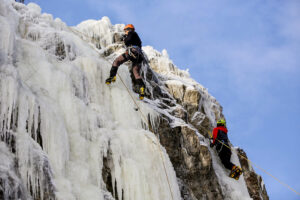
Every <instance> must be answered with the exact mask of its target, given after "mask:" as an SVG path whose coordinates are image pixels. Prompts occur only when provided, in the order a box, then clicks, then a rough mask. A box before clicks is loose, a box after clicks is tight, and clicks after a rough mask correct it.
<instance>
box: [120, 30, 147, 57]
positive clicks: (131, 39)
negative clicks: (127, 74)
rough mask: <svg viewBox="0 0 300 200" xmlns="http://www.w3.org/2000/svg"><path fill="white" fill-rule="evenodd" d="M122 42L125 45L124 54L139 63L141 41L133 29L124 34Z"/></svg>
mask: <svg viewBox="0 0 300 200" xmlns="http://www.w3.org/2000/svg"><path fill="white" fill-rule="evenodd" d="M124 43H125V45H126V47H127V49H126V53H125V54H124V56H125V57H126V58H127V59H128V60H131V61H132V62H133V63H141V62H142V61H143V58H144V57H143V52H142V49H141V48H142V42H141V39H140V37H139V36H138V34H137V33H136V32H135V31H130V32H129V33H128V34H127V35H125V39H124Z"/></svg>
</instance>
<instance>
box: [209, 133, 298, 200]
mask: <svg viewBox="0 0 300 200" xmlns="http://www.w3.org/2000/svg"><path fill="white" fill-rule="evenodd" d="M208 134H209V135H210V137H211V138H213V137H212V134H211V133H210V132H209V131H208ZM216 140H217V141H218V142H220V143H221V144H223V145H224V146H225V147H227V148H228V149H230V150H231V147H230V146H228V145H226V144H225V143H224V142H222V141H220V140H218V139H216ZM237 154H238V155H239V156H241V157H243V158H244V159H246V160H247V161H248V162H250V163H251V164H252V165H253V166H255V167H256V168H257V169H259V170H261V171H262V172H264V173H265V174H267V175H269V176H271V177H272V178H273V179H275V180H276V181H277V182H279V183H280V184H281V185H283V186H284V187H286V188H288V189H289V190H291V191H293V192H294V193H296V194H297V195H299V196H300V193H299V192H297V191H296V190H295V189H293V188H292V187H291V186H289V185H288V184H286V183H284V182H283V181H281V180H279V179H278V178H277V177H275V176H274V175H272V174H271V173H270V172H268V171H267V170H265V169H263V168H262V167H259V166H258V165H256V164H255V163H254V162H252V161H251V160H249V159H248V158H247V157H245V156H244V155H242V154H240V153H238V152H237Z"/></svg>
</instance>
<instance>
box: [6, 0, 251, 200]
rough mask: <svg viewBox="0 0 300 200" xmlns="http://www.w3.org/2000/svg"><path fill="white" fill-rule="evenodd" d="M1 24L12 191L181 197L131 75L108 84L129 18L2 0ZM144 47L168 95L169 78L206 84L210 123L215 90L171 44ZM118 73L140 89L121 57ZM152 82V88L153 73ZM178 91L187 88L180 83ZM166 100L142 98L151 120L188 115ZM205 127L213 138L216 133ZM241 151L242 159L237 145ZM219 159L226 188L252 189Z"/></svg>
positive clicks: (105, 198)
mask: <svg viewBox="0 0 300 200" xmlns="http://www.w3.org/2000/svg"><path fill="white" fill-rule="evenodd" d="M0 26H1V28H0V77H1V78H0V119H1V123H0V130H1V132H0V134H1V135H0V136H1V142H0V158H1V160H0V179H1V180H2V191H3V197H4V199H8V198H12V199H59V200H60V199H61V200H69V199H70V200H71V199H82V200H86V199H98V200H109V199H114V198H116V196H117V197H118V199H122V198H123V199H124V200H142V199H145V200H148V199H149V200H154V199H155V200H158V199H159V200H167V199H172V200H175V199H178V200H179V199H182V197H181V193H180V189H179V184H178V181H177V177H176V174H175V171H174V168H173V165H172V163H171V162H170V159H169V156H168V154H167V153H166V150H165V148H164V147H163V146H161V144H160V141H159V140H158V138H157V137H156V136H155V135H154V134H153V133H152V132H151V131H149V129H150V128H149V127H148V124H147V122H145V120H144V119H143V117H142V116H141V114H140V112H137V111H136V110H135V109H134V107H135V105H134V102H133V101H132V99H131V97H130V95H129V93H128V92H127V90H126V88H125V87H124V85H123V84H122V82H121V81H120V80H119V79H118V81H117V82H116V83H115V84H114V85H113V86H109V87H108V86H107V85H105V84H104V80H105V78H106V77H107V76H108V74H109V70H110V67H111V62H112V60H113V59H114V58H115V57H116V55H118V54H119V53H120V52H122V51H124V48H122V46H121V45H120V44H116V41H117V40H118V37H119V36H120V34H121V32H122V28H123V26H124V25H121V24H117V25H112V24H111V23H110V20H109V19H108V18H107V17H103V18H102V19H101V20H98V21H96V20H88V21H85V22H82V23H81V24H79V25H78V26H77V27H68V26H67V25H66V24H65V23H63V22H62V21H61V20H60V19H53V17H52V16H51V15H50V14H45V13H41V9H40V7H39V6H38V5H36V4H33V3H30V4H28V5H27V6H25V5H23V4H20V3H16V2H14V1H12V0H0ZM143 50H144V52H145V54H146V55H147V58H148V60H149V62H151V63H152V65H151V66H152V67H153V69H154V71H156V72H157V76H158V77H159V79H157V80H156V84H158V85H159V86H160V88H162V89H161V90H162V91H163V92H165V93H166V95H170V94H168V92H167V91H170V90H169V88H168V89H167V88H166V87H165V86H164V84H161V82H162V81H163V82H166V83H167V84H168V85H177V86H178V87H184V90H185V91H193V90H197V91H200V92H201V94H202V96H203V97H204V98H202V99H201V102H199V104H200V105H201V106H202V107H203V109H204V110H205V113H206V115H207V116H208V119H209V120H210V121H211V123H212V124H213V123H214V121H215V119H216V117H220V115H221V108H220V106H219V105H218V103H217V102H216V100H215V99H214V98H213V97H212V96H210V95H209V94H208V92H207V90H206V89H205V88H204V87H203V86H201V85H200V84H198V83H197V82H195V81H194V80H192V79H191V78H190V77H189V73H188V72H187V71H184V70H180V69H178V68H177V67H176V66H174V64H173V63H172V61H171V60H170V59H169V57H168V54H167V52H166V51H165V50H164V51H163V52H162V53H160V52H158V51H156V50H154V49H153V48H152V47H149V46H147V47H144V48H143ZM155 66H156V67H155ZM118 74H119V75H120V77H122V79H123V81H124V83H125V85H126V87H128V88H129V90H130V92H131V94H132V95H133V96H134V98H136V99H137V95H136V94H135V93H134V92H132V90H133V89H134V88H133V86H132V83H131V79H130V76H129V74H130V72H129V69H128V67H127V66H126V65H124V66H121V67H120V69H119V72H118ZM146 84H147V86H148V88H149V89H150V92H149V93H150V96H153V94H154V93H153V91H154V90H155V87H153V83H146ZM151 84H152V85H151ZM173 96H178V99H179V100H178V101H180V99H182V98H184V97H183V94H182V93H180V92H179V93H178V94H177V93H176V94H173ZM158 101H159V100H157V99H156V100H155V99H152V100H151V98H150V99H147V100H145V102H141V101H139V104H140V109H141V111H142V112H143V113H144V114H145V115H146V117H147V119H149V121H150V122H151V124H152V126H153V127H151V128H152V129H155V128H156V127H155V120H156V118H157V117H158V116H159V115H161V114H165V115H168V116H169V117H170V118H172V119H173V121H172V122H171V123H172V124H173V126H176V125H178V124H184V123H185V122H184V121H183V120H181V119H178V118H176V117H174V116H172V115H170V114H169V112H167V111H166V110H164V109H163V108H161V107H159V106H158V104H159V102H158ZM185 101H189V99H185ZM199 116H200V118H201V113H198V114H197V115H195V118H197V117H198V118H199ZM202 117H203V116H202ZM197 134H198V135H199V138H202V140H203V141H202V143H203V145H207V144H208V140H206V139H204V137H203V136H201V134H200V133H199V132H197ZM212 155H214V153H213V152H212ZM234 161H235V162H236V163H238V159H237V156H236V154H234ZM213 163H214V167H215V168H216V174H217V176H218V178H219V180H220V184H221V186H222V189H223V190H224V193H226V195H227V196H226V198H229V199H249V198H250V197H249V194H248V192H247V188H246V185H245V182H244V181H243V179H242V178H241V179H240V180H239V181H238V182H237V181H235V180H230V179H229V178H228V177H227V175H226V174H225V172H224V169H223V168H222V167H221V164H220V161H219V160H218V158H217V157H216V156H214V157H213ZM104 168H106V169H107V170H109V171H110V172H109V173H110V174H111V177H109V178H110V179H111V180H110V181H111V185H112V190H113V192H109V191H108V188H107V185H106V184H107V183H105V181H104V175H103V169H104ZM106 178H107V177H106ZM106 182H107V180H106ZM3 186H4V188H3ZM112 193H113V194H112ZM113 196H114V197H113Z"/></svg>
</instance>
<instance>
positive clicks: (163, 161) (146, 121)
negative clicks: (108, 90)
mask: <svg viewBox="0 0 300 200" xmlns="http://www.w3.org/2000/svg"><path fill="white" fill-rule="evenodd" d="M118 77H119V78H120V80H121V82H122V83H123V85H124V87H125V88H126V90H127V92H128V93H129V95H130V97H131V99H132V100H133V102H134V104H135V105H136V106H137V108H138V110H139V111H140V113H141V116H142V118H143V119H144V121H145V123H146V124H147V125H148V127H149V130H150V132H152V133H153V134H154V131H153V130H152V128H151V126H150V123H149V121H148V120H147V118H146V116H145V115H144V113H143V112H142V111H141V108H140V106H139V104H138V103H137V102H136V100H135V99H134V97H133V96H132V94H131V92H130V90H129V89H128V87H127V86H126V85H125V83H124V81H123V79H122V78H121V76H120V75H119V74H118ZM154 135H155V134H154ZM158 148H159V153H160V158H161V160H162V163H163V167H164V171H165V175H166V179H167V182H168V186H169V190H170V194H171V197H172V200H174V197H173V193H172V190H171V185H170V181H169V177H168V173H167V170H166V166H165V160H164V158H163V155H162V150H161V146H160V145H158Z"/></svg>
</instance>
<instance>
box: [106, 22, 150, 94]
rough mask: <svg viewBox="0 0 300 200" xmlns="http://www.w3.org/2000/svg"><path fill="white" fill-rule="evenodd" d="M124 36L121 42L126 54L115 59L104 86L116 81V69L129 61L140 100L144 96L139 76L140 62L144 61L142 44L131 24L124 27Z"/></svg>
mask: <svg viewBox="0 0 300 200" xmlns="http://www.w3.org/2000/svg"><path fill="white" fill-rule="evenodd" d="M124 31H125V35H124V37H123V41H124V43H125V46H126V52H125V53H123V54H121V55H120V56H119V57H117V58H116V59H115V60H114V62H113V64H112V67H111V70H110V75H109V78H108V79H106V81H105V83H106V84H108V85H109V84H111V82H115V81H116V75H117V71H118V67H119V66H120V65H122V64H123V63H124V62H126V61H128V60H130V61H131V62H132V72H133V78H134V80H133V82H134V83H136V84H137V85H138V87H139V96H140V99H144V96H145V84H144V82H143V80H142V77H141V76H140V69H141V66H142V61H143V59H144V57H143V52H142V49H141V48H142V42H141V39H140V37H139V36H138V34H137V33H136V32H135V28H134V26H133V25H132V24H128V25H126V26H125V27H124Z"/></svg>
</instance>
